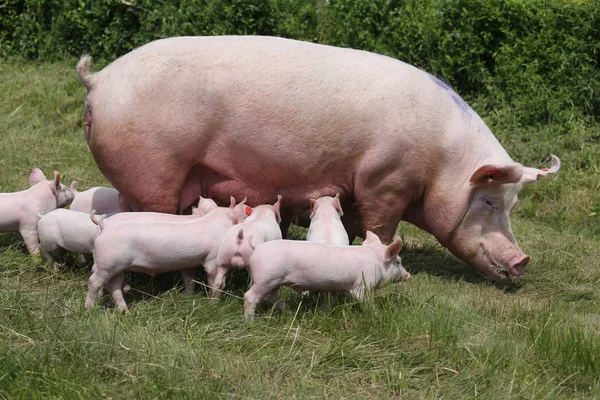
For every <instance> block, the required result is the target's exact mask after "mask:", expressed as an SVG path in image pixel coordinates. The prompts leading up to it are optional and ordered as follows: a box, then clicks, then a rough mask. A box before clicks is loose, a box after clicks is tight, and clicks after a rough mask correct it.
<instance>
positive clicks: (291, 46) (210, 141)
mask: <svg viewBox="0 0 600 400" xmlns="http://www.w3.org/2000/svg"><path fill="white" fill-rule="evenodd" d="M436 90H439V88H437V86H436V84H435V83H434V82H433V81H432V80H431V79H430V78H429V77H428V75H427V74H425V73H423V72H422V71H420V70H418V69H416V68H414V67H412V66H410V65H408V64H405V63H402V62H400V61H398V60H394V59H392V58H389V57H385V56H381V55H377V54H373V53H368V52H364V51H358V50H352V49H342V48H336V47H331V46H324V45H316V44H312V43H306V42H299V41H294V40H288V39H281V38H269V37H255V36H249V37H238V36H225V37H180V38H170V39H163V40H158V41H155V42H152V43H149V44H147V45H145V46H142V47H140V48H139V49H137V50H134V51H133V52H131V53H129V54H127V55H125V56H123V57H121V58H120V59H118V60H116V61H115V62H113V63H112V64H111V65H109V66H108V67H106V68H105V69H104V70H102V71H100V72H99V73H98V74H97V76H96V78H95V83H94V87H93V89H92V90H91V91H90V93H89V94H88V100H89V101H90V103H91V108H92V115H93V122H92V123H93V124H95V125H94V128H93V129H92V137H93V136H94V134H103V133H102V131H103V129H104V128H105V131H104V132H106V133H105V134H106V135H108V136H110V135H112V133H110V132H117V131H118V130H119V129H114V128H113V127H112V126H109V125H110V124H112V123H114V122H116V121H118V126H119V128H121V129H122V127H128V129H131V127H134V131H130V133H129V135H131V137H132V139H131V140H133V137H134V136H136V135H138V134H141V133H142V132H149V131H155V132H156V135H158V136H160V139H159V140H158V141H159V142H160V143H161V144H162V145H163V147H167V148H171V149H177V150H174V151H176V152H177V153H178V154H180V155H181V157H182V159H190V160H192V159H193V160H195V161H197V162H200V163H202V164H203V165H206V166H207V167H209V168H212V169H214V170H216V171H218V172H219V173H220V174H222V175H224V176H228V177H236V178H239V177H240V176H239V175H241V174H242V173H241V172H240V171H243V177H242V178H243V180H244V182H250V181H251V180H252V177H253V176H262V175H264V171H265V170H269V171H270V172H269V175H268V178H269V180H270V184H272V185H282V184H285V183H286V182H289V179H290V177H294V176H297V178H298V180H305V178H304V177H303V176H304V175H303V174H302V172H303V171H311V175H312V176H326V175H332V174H337V175H338V176H339V174H340V173H341V172H347V171H351V170H353V169H354V167H355V166H356V165H357V164H358V162H359V161H360V159H361V158H362V157H363V156H364V155H365V153H366V150H368V149H373V148H375V147H377V146H384V147H385V149H387V150H386V151H385V153H386V154H387V153H391V152H393V151H396V150H399V149H406V148H409V147H410V143H411V141H412V139H411V137H412V136H413V135H415V129H414V126H415V125H419V126H420V127H422V126H423V122H422V121H423V120H426V121H427V125H428V126H432V127H433V129H427V130H423V129H420V130H419V132H418V134H419V135H424V134H429V133H432V132H433V133H435V134H436V135H439V134H440V132H443V129H436V125H440V126H442V125H444V124H445V123H446V120H447V115H446V116H444V117H442V116H441V115H440V113H439V112H433V111H434V110H436V109H438V110H439V108H440V106H439V104H438V106H436V103H440V102H442V103H445V104H446V105H448V104H451V103H452V100H450V98H449V97H448V96H439V95H438V94H439V93H437V92H436ZM436 93H437V94H436ZM425 103H427V104H430V105H431V106H429V107H423V106H422V104H425ZM107 119H111V120H112V122H110V121H107ZM164 121H169V124H167V125H165V124H164ZM156 126H160V127H161V129H160V130H158V131H157V130H156ZM438 128H439V127H438ZM115 135H116V133H115ZM240 138H243V140H242V141H240ZM391 139H393V140H391ZM92 140H100V139H92ZM106 140H108V139H106ZM265 143H268V146H265V145H264V144H265ZM390 146H391V147H394V149H392V148H391V147H390ZM199 149H201V151H199ZM293 149H302V151H294V150H293ZM281 154H285V156H286V158H285V162H282V160H281ZM379 154H380V156H381V152H379ZM223 160H228V162H227V163H224V162H223ZM190 162H191V161H190ZM298 166H302V168H301V170H299V169H298Z"/></svg>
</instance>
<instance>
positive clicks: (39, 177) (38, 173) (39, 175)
mask: <svg viewBox="0 0 600 400" xmlns="http://www.w3.org/2000/svg"><path fill="white" fill-rule="evenodd" d="M45 180H46V175H44V173H43V172H42V170H41V169H39V168H38V167H33V169H32V170H31V173H30V174H29V186H34V185H37V184H38V183H40V182H43V181H45Z"/></svg>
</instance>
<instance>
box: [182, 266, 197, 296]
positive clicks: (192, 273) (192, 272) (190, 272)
mask: <svg viewBox="0 0 600 400" xmlns="http://www.w3.org/2000/svg"><path fill="white" fill-rule="evenodd" d="M195 277H196V268H190V269H184V270H182V271H181V279H182V280H183V287H184V289H183V294H185V295H188V294H193V293H194V289H196V284H195V283H194V278H195Z"/></svg>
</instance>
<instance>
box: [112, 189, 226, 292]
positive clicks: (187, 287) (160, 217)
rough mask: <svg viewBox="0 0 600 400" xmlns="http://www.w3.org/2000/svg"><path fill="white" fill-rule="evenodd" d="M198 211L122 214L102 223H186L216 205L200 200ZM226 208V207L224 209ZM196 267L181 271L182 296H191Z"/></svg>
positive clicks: (209, 201)
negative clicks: (192, 213)
mask: <svg viewBox="0 0 600 400" xmlns="http://www.w3.org/2000/svg"><path fill="white" fill-rule="evenodd" d="M200 199H201V200H200V203H199V206H198V209H199V210H200V212H201V213H204V214H201V215H200V214H196V215H177V214H166V213H156V212H122V213H118V214H113V215H111V216H108V217H107V218H105V219H104V220H101V221H102V224H103V226H110V225H116V224H120V223H123V222H186V221H192V220H195V219H198V218H200V217H202V216H204V215H206V214H208V213H209V212H210V211H212V210H214V209H217V208H218V207H217V203H215V202H214V201H213V200H211V199H205V198H202V197H201V198H200ZM224 208H227V207H224ZM196 267H198V266H195V267H194V268H191V269H189V270H183V271H181V277H182V280H183V285H184V291H183V293H184V294H191V293H193V292H194V289H195V287H196V285H195V283H194V277H195V272H196Z"/></svg>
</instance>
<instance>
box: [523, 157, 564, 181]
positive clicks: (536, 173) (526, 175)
mask: <svg viewBox="0 0 600 400" xmlns="http://www.w3.org/2000/svg"><path fill="white" fill-rule="evenodd" d="M551 156H552V165H551V166H550V169H548V168H542V169H537V168H529V167H524V168H523V177H522V178H521V183H531V182H535V181H537V180H538V178H539V177H542V178H544V177H546V176H548V175H550V174H555V173H557V172H558V171H559V170H560V159H559V158H558V157H556V156H555V155H554V154H551Z"/></svg>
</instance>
